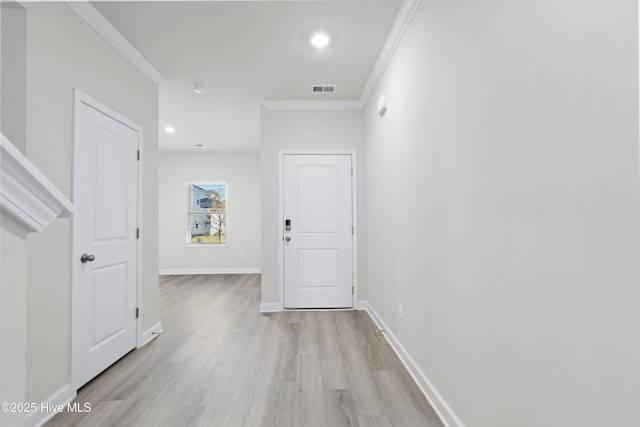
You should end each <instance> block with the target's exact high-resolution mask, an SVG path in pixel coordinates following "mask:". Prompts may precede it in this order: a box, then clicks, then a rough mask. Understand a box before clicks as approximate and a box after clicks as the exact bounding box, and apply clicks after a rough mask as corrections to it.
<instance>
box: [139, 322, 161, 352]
mask: <svg viewBox="0 0 640 427" xmlns="http://www.w3.org/2000/svg"><path fill="white" fill-rule="evenodd" d="M161 333H162V323H160V322H158V323H156V324H155V325H153V326H152V327H150V328H149V329H147V330H146V331H144V332H143V333H142V334H141V335H140V336H139V337H138V346H137V348H140V347H144V346H145V345H147V344H148V343H149V342H150V341H151V340H152V339H154V338H155V337H157V336H158V335H160V334H161Z"/></svg>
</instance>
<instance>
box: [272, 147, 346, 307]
mask: <svg viewBox="0 0 640 427" xmlns="http://www.w3.org/2000/svg"><path fill="white" fill-rule="evenodd" d="M291 154H294V155H296V154H298V155H318V154H320V155H322V154H324V155H345V154H347V155H350V156H351V167H352V168H353V174H352V175H351V214H352V218H351V223H352V224H353V235H352V245H353V248H352V249H353V250H352V260H351V262H352V271H353V273H352V286H353V296H352V298H351V307H355V303H356V301H357V300H358V168H357V164H358V162H357V158H356V150H355V149H335V150H332V149H322V150H305V149H284V150H279V151H278V225H277V227H278V288H279V296H278V298H279V300H278V301H279V302H278V304H279V305H280V307H281V310H282V309H283V308H284V244H283V243H282V242H283V241H284V233H283V227H282V224H284V208H283V203H284V156H285V155H291Z"/></svg>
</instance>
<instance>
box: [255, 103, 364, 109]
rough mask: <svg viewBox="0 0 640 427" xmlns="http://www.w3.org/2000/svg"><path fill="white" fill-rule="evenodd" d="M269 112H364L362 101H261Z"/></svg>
mask: <svg viewBox="0 0 640 427" xmlns="http://www.w3.org/2000/svg"><path fill="white" fill-rule="evenodd" d="M260 104H262V106H263V107H264V108H266V109H267V110H362V108H363V107H364V105H363V104H362V103H361V102H360V101H261V102H260Z"/></svg>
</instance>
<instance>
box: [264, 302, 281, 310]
mask: <svg viewBox="0 0 640 427" xmlns="http://www.w3.org/2000/svg"><path fill="white" fill-rule="evenodd" d="M281 311H282V304H280V303H279V302H263V303H262V304H260V313H279V312H281Z"/></svg>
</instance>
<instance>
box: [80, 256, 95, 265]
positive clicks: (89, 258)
mask: <svg viewBox="0 0 640 427" xmlns="http://www.w3.org/2000/svg"><path fill="white" fill-rule="evenodd" d="M94 259H96V257H95V256H93V255H87V254H82V256H81V257H80V262H81V263H83V264H86V263H87V261H89V262H92V261H93V260H94Z"/></svg>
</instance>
